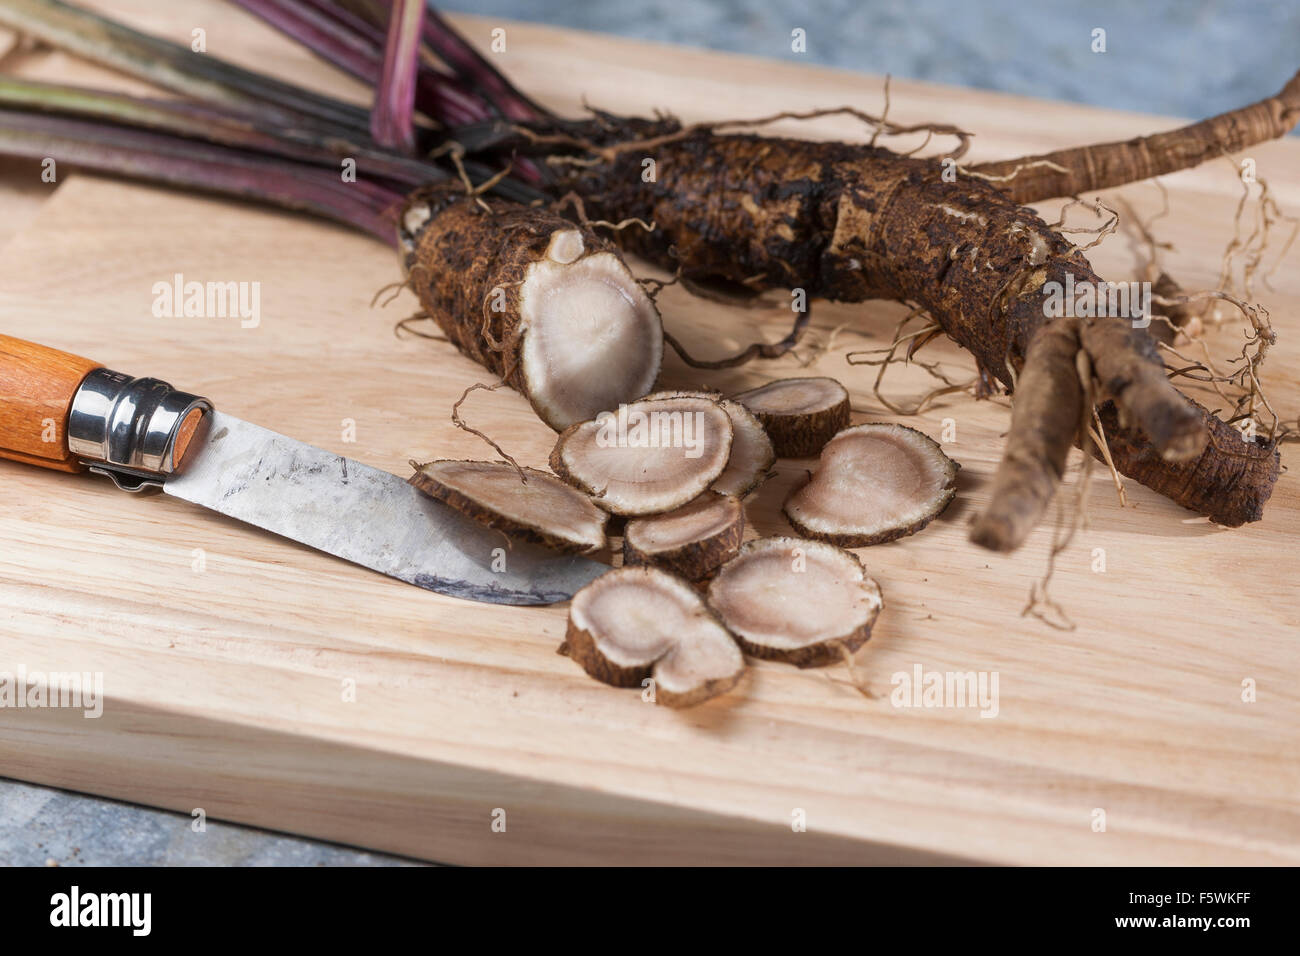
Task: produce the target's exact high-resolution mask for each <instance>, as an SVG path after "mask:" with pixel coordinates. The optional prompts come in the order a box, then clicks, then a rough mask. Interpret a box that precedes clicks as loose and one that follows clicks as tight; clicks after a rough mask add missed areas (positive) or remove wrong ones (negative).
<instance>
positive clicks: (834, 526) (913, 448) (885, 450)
mask: <svg viewBox="0 0 1300 956" xmlns="http://www.w3.org/2000/svg"><path fill="white" fill-rule="evenodd" d="M959 467H960V466H959V465H958V464H957V463H956V462H955V461H953V460H952V459H951V458H949V457H948V456H947V455H945V454H944V453H943V449H942V448H940V447H939V445H938V444H937V443H936V442H935V441H934V440H933V439H932V438H930V436H928V435H926V434H924V433H923V432H919V431H917V430H916V429H915V428H909V427H907V426H906V425H891V424H869V425H857V426H855V427H853V428H846V429H845V430H844V431H842V432H840V433H839V434H838V435H836V436H835V437H834V438H832V439H831V440H830V441H829V442H828V443H827V444H826V447H825V448H824V449H822V455H821V464H820V466H819V467H818V469H817V473H816V474H815V475H813V477H812V479H811V480H810V481H809V482H808V483H807V484H805V485H804V486H803V487H801V488H799V489H797V490H796V491H795V492H794V494H792V495H791V496H790V497H789V498H788V499H787V500H786V503H785V515H786V517H787V518H789V519H790V523H791V524H792V525H793V526H794V528H795V530H796V531H798V532H799V533H800V534H802V535H805V536H807V537H809V538H816V539H818V540H819V541H829V542H830V543H832V544H837V545H839V546H841V547H844V548H860V547H864V546H866V545H872V544H881V543H883V542H885V541H893V540H895V539H896V538H902V537H906V536H907V535H909V534H915V533H916V532H918V531H920V530H921V529H922V528H924V527H925V526H926V525H928V524H929V523H930V522H931V521H933V520H934V519H935V518H937V517H938V516H939V515H940V514H942V513H943V510H944V509H945V508H947V507H948V505H949V503H950V502H951V501H952V499H953V496H954V495H955V494H956V493H957V492H956V485H957V470H958V468H959Z"/></svg>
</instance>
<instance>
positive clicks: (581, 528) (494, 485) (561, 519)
mask: <svg viewBox="0 0 1300 956" xmlns="http://www.w3.org/2000/svg"><path fill="white" fill-rule="evenodd" d="M521 471H522V472H523V474H524V475H525V476H527V478H528V480H527V482H525V481H523V479H522V478H521V476H520V472H521ZM408 480H409V481H410V483H411V484H413V485H414V486H415V487H417V488H419V489H420V490H421V491H423V492H424V493H425V494H427V495H429V496H430V497H433V498H437V499H438V500H439V501H442V502H446V503H447V504H448V505H450V506H451V507H453V508H455V509H456V510H457V511H459V512H460V513H461V514H463V515H466V516H468V517H470V518H473V519H474V520H475V521H477V522H479V523H480V524H483V525H486V526H487V527H489V528H495V529H497V530H498V531H501V532H503V533H504V534H506V535H509V536H510V537H512V538H518V539H519V540H521V541H529V542H531V543H533V544H540V545H543V546H545V547H548V548H552V549H554V550H556V551H561V552H563V553H565V554H585V553H587V552H590V551H598V550H600V549H601V548H603V547H605V523H606V522H607V521H608V520H609V515H608V514H606V513H605V512H604V511H602V510H601V509H600V508H597V507H596V506H595V505H594V504H592V502H591V499H590V498H588V497H587V496H586V495H584V494H583V493H582V492H580V491H577V490H575V489H574V488H571V487H569V486H568V485H566V484H565V483H564V482H562V481H560V479H558V478H556V477H555V476H554V475H548V474H547V473H546V472H544V471H538V470H537V469H536V468H516V467H515V466H514V465H511V464H507V463H506V462H504V461H449V460H445V459H444V460H440V461H431V462H429V463H428V464H424V465H420V466H418V468H417V469H416V472H415V474H414V475H412V476H411V477H410V478H409V479H408Z"/></svg>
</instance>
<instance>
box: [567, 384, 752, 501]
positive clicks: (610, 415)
mask: <svg viewBox="0 0 1300 956" xmlns="http://www.w3.org/2000/svg"><path fill="white" fill-rule="evenodd" d="M731 443H732V429H731V419H730V418H729V417H728V416H727V413H726V412H725V411H723V410H722V408H721V407H720V406H719V405H718V404H717V402H715V401H713V400H712V399H710V398H696V397H674V398H664V399H656V400H653V401H646V400H644V399H643V400H641V401H638V402H633V403H632V404H630V405H622V406H620V407H619V409H618V411H617V412H601V413H600V415H599V416H597V417H596V418H595V419H593V420H592V421H588V422H580V423H578V424H577V425H572V426H570V427H569V428H567V429H565V430H564V432H562V433H561V434H560V437H559V440H558V441H556V443H555V448H554V450H553V451H552V452H551V469H552V470H553V471H554V472H555V473H556V474H557V475H559V476H560V477H561V478H563V479H564V480H565V481H567V482H568V483H569V484H571V485H573V486H574V487H576V488H578V489H580V490H582V491H585V492H586V493H587V494H589V495H591V496H592V498H593V499H594V500H595V502H596V504H598V505H599V506H600V507H602V508H604V509H605V510H606V511H609V512H612V513H613V514H620V515H649V514H661V513H662V512H665V511H671V510H672V509H674V508H679V507H681V506H682V505H684V504H686V503H687V502H688V501H691V500H692V499H694V498H697V497H699V495H701V494H702V493H704V492H705V491H706V490H708V488H709V486H710V485H711V484H713V482H714V481H716V480H717V478H718V477H719V476H720V475H721V474H722V472H723V469H725V468H726V467H727V461H728V459H729V458H730V456H731Z"/></svg>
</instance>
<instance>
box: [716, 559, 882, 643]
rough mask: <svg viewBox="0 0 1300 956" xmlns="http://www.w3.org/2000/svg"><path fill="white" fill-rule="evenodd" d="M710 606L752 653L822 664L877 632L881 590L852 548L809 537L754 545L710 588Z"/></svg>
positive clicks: (728, 566)
mask: <svg viewBox="0 0 1300 956" xmlns="http://www.w3.org/2000/svg"><path fill="white" fill-rule="evenodd" d="M708 599H709V605H710V606H711V607H712V608H713V609H714V610H715V611H717V612H718V614H719V616H721V618H722V620H723V623H725V624H726V625H727V627H728V628H729V629H730V630H731V632H732V633H733V634H734V635H735V636H736V639H737V640H738V641H740V646H741V647H742V648H744V650H745V653H746V654H750V655H752V656H754V657H761V658H765V659H768V660H775V661H784V662H786V663H787V664H794V665H796V666H798V667H818V666H821V665H823V664H832V663H834V662H836V661H842V660H844V658H845V656H846V655H848V654H852V653H853V652H854V651H856V650H857V649H858V648H859V647H861V646H862V645H863V644H864V643H866V641H867V638H869V637H870V636H871V627H872V625H873V624H875V622H876V617H877V616H878V615H879V614H880V610H881V608H882V607H884V602H883V601H882V600H881V597H880V587H879V586H878V585H877V584H876V582H875V581H873V580H872V579H871V578H869V577H867V572H866V570H865V569H864V568H863V567H862V562H861V561H859V560H858V559H857V557H856V556H855V555H853V554H851V553H849V552H848V551H844V550H842V549H840V548H837V547H835V546H834V545H830V544H826V543H824V542H821V541H810V540H807V539H803V538H783V537H780V538H758V539H757V540H754V541H750V542H748V543H746V544H745V545H744V546H743V547H742V548H741V549H740V553H739V554H738V555H736V557H734V558H732V559H731V560H730V561H728V562H727V563H726V564H724V565H723V566H722V568H721V569H720V570H719V571H718V574H717V576H716V577H715V578H714V579H713V582H712V583H711V584H710V585H709V591H708Z"/></svg>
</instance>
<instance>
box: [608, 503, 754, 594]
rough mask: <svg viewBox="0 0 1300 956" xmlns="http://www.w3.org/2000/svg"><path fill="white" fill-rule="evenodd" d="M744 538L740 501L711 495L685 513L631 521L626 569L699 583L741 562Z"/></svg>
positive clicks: (676, 511) (680, 510)
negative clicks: (644, 568)
mask: <svg viewBox="0 0 1300 956" xmlns="http://www.w3.org/2000/svg"><path fill="white" fill-rule="evenodd" d="M744 536H745V509H744V506H742V505H741V503H740V499H739V498H737V497H735V496H734V495H720V494H718V493H717V492H714V491H706V492H705V493H704V494H702V495H700V496H699V497H698V498H696V499H695V500H694V501H692V502H690V503H689V504H685V505H682V507H680V508H676V509H674V510H672V511H668V512H665V513H664V514H661V515H651V516H649V517H645V518H633V519H632V520H631V521H629V522H628V523H627V527H626V528H624V530H623V564H624V565H629V566H630V565H635V564H648V565H652V566H654V567H656V568H662V569H663V570H665V571H671V572H672V573H674V574H677V575H680V576H681V577H683V578H685V579H686V580H688V581H699V580H701V579H702V578H705V577H707V576H708V575H710V574H712V573H713V572H714V571H715V570H717V568H718V566H719V565H720V564H722V563H723V562H724V561H729V560H730V559H731V558H733V557H735V556H736V552H737V551H739V550H740V542H741V539H742V538H743V537H744Z"/></svg>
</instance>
